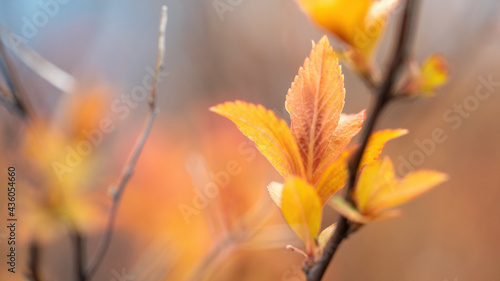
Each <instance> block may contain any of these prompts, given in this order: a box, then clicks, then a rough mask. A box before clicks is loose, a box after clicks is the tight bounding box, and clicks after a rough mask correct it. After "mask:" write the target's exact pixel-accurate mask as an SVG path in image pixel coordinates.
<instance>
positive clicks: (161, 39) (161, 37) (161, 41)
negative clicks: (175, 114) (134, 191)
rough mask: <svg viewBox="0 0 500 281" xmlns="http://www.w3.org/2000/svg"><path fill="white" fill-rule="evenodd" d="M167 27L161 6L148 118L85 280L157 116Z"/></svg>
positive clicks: (107, 239) (100, 256)
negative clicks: (160, 74)
mask: <svg viewBox="0 0 500 281" xmlns="http://www.w3.org/2000/svg"><path fill="white" fill-rule="evenodd" d="M166 26H167V7H166V6H163V7H162V12H161V18H160V28H159V31H158V57H157V60H156V68H155V74H154V76H153V86H152V89H151V96H150V99H149V102H148V104H149V116H148V118H147V120H146V123H145V125H144V129H143V130H142V133H141V134H140V136H139V139H138V141H137V144H136V145H135V147H134V149H133V150H132V154H131V156H130V160H129V162H128V164H127V165H126V167H125V169H124V171H123V174H122V176H121V178H120V180H119V181H118V184H117V185H116V187H115V188H114V190H113V192H112V200H113V202H112V206H111V210H110V213H109V218H108V222H107V225H106V229H105V232H104V237H103V241H102V244H101V246H100V248H98V250H97V253H96V255H95V258H94V261H93V262H92V263H91V264H90V266H89V267H88V270H87V278H88V279H89V280H91V279H92V277H93V276H94V274H95V273H96V272H97V270H98V269H99V266H100V265H101V264H102V261H103V260H104V257H105V256H106V253H107V251H108V248H109V245H110V244H111V239H112V237H113V230H114V225H115V220H116V215H117V211H118V207H119V205H120V199H121V197H122V195H123V192H124V191H125V187H126V186H127V183H128V182H129V180H130V178H131V177H132V174H133V173H134V167H135V165H136V164H137V160H138V159H139V156H140V155H141V152H142V149H143V148H144V145H145V143H146V140H147V138H148V136H149V133H150V132H151V128H152V127H153V123H154V120H155V118H156V115H157V114H158V108H157V106H156V86H157V83H158V75H159V73H160V71H161V69H162V68H163V56H164V53H165V30H166Z"/></svg>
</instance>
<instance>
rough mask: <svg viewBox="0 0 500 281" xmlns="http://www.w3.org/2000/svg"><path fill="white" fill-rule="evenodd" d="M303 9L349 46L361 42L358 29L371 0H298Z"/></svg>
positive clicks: (362, 23)
mask: <svg viewBox="0 0 500 281" xmlns="http://www.w3.org/2000/svg"><path fill="white" fill-rule="evenodd" d="M298 2H299V4H300V5H301V6H302V8H303V10H304V11H305V12H306V13H307V14H309V16H310V17H311V18H312V19H313V20H314V21H315V22H316V23H317V24H319V25H321V26H323V27H324V28H326V29H328V30H329V31H331V32H333V33H334V34H335V35H337V36H338V37H339V38H340V39H342V40H343V41H344V42H346V43H347V44H349V45H351V46H355V47H356V46H358V45H360V44H361V43H362V42H360V41H359V39H358V40H356V39H357V38H359V31H360V30H364V28H363V25H364V21H365V19H366V15H367V13H368V11H369V8H370V5H371V4H372V2H373V1H372V0H357V1H352V0H331V1H325V0H299V1H298Z"/></svg>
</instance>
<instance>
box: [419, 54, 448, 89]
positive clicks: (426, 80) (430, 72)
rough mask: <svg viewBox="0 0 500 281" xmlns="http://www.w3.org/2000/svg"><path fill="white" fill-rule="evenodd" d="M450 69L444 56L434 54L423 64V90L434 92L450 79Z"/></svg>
mask: <svg viewBox="0 0 500 281" xmlns="http://www.w3.org/2000/svg"><path fill="white" fill-rule="evenodd" d="M448 75H449V69H448V63H447V62H446V59H445V58H444V56H442V55H440V54H433V55H431V56H429V57H428V58H427V59H426V60H425V61H424V62H423V64H422V74H421V77H420V79H421V83H422V86H421V87H422V88H421V91H422V92H425V93H432V92H434V90H435V89H436V88H438V87H441V86H442V85H444V84H445V83H446V81H448Z"/></svg>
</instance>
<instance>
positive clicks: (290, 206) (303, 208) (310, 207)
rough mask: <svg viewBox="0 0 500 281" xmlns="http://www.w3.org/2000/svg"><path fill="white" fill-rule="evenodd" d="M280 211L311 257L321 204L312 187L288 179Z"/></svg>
mask: <svg viewBox="0 0 500 281" xmlns="http://www.w3.org/2000/svg"><path fill="white" fill-rule="evenodd" d="M281 210H282V212H283V216H284V217H285V220H286V221H287V222H288V224H289V225H290V227H291V228H292V230H293V231H294V232H295V233H296V234H297V235H298V236H299V237H300V239H301V240H302V241H303V242H304V244H305V245H306V253H307V254H308V255H312V254H313V250H314V247H315V239H316V236H317V235H318V233H319V229H320V226H321V203H320V200H319V198H318V195H317V194H316V192H315V191H314V189H313V187H312V186H311V185H310V184H308V183H307V182H305V181H304V180H302V179H300V178H297V177H290V178H288V179H287V180H286V181H285V184H284V187H283V194H282V202H281Z"/></svg>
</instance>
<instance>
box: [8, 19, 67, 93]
mask: <svg viewBox="0 0 500 281" xmlns="http://www.w3.org/2000/svg"><path fill="white" fill-rule="evenodd" d="M0 37H1V38H2V41H3V40H5V41H3V42H4V43H5V42H6V41H7V40H10V41H11V42H9V43H10V44H4V47H6V48H8V49H10V50H11V51H12V53H14V54H15V55H16V57H17V58H18V59H19V60H20V61H21V62H23V63H24V64H25V65H26V66H27V67H29V68H30V69H31V70H32V71H33V72H35V73H36V74H37V75H38V76H40V77H41V78H43V79H45V80H46V81H47V82H49V83H50V84H51V85H53V86H54V87H56V88H57V89H59V90H61V91H62V92H64V93H66V94H69V93H72V92H74V88H75V85H76V81H75V79H74V78H73V77H72V76H71V75H70V74H68V73H67V72H65V71H64V70H62V69H61V68H59V67H57V66H56V65H54V64H53V63H51V62H50V61H48V60H46V59H45V58H43V57H42V56H41V55H40V54H38V53H37V52H35V51H34V50H32V49H30V48H29V47H27V46H26V45H24V43H23V42H21V41H20V40H16V41H15V43H14V42H12V41H13V40H15V39H14V38H13V37H12V35H9V32H8V30H7V28H6V27H4V26H3V25H1V24H0ZM3 38H9V39H3ZM14 44H15V45H14Z"/></svg>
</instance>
